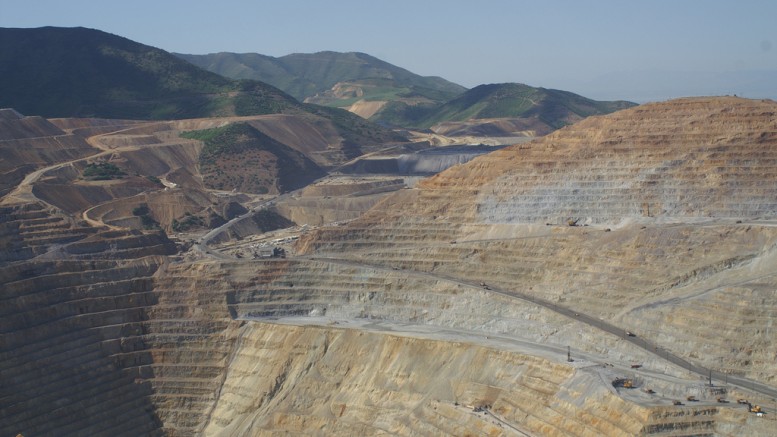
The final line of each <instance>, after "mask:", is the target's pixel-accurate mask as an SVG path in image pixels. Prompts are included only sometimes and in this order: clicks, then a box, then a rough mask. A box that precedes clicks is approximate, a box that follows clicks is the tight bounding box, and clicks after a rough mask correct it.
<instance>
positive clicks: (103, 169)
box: [83, 162, 127, 181]
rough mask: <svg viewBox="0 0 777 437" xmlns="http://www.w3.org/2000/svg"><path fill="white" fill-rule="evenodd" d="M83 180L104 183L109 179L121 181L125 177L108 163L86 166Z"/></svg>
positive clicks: (117, 168) (124, 174)
mask: <svg viewBox="0 0 777 437" xmlns="http://www.w3.org/2000/svg"><path fill="white" fill-rule="evenodd" d="M83 175H84V178H85V179H88V180H90V181H105V180H111V179H121V178H123V177H124V176H126V175H127V173H125V172H124V171H122V170H121V169H120V168H119V167H116V166H115V165H114V164H111V163H110V162H100V163H91V164H89V165H87V166H86V168H85V169H84V172H83Z"/></svg>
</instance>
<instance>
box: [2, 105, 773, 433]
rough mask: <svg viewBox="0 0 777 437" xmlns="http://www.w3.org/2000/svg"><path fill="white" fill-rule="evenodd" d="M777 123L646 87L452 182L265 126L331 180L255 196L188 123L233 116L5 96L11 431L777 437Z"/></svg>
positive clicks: (472, 166) (471, 166)
mask: <svg viewBox="0 0 777 437" xmlns="http://www.w3.org/2000/svg"><path fill="white" fill-rule="evenodd" d="M776 114H777V103H775V102H773V101H760V100H746V99H741V98H735V97H717V98H689V99H678V100H673V101H668V102H662V103H651V104H645V105H641V106H637V107H634V108H630V109H626V110H622V111H619V112H616V113H613V114H610V115H606V116H596V117H590V118H587V119H584V120H582V121H580V122H578V123H576V124H574V125H571V126H568V127H566V128H563V129H561V130H558V131H556V132H554V133H551V134H549V135H547V136H544V137H541V138H538V139H535V140H534V141H530V142H522V143H520V144H515V145H512V146H508V147H504V148H499V149H498V150H494V151H490V153H485V154H480V155H479V156H477V157H473V156H469V157H467V158H466V159H462V160H461V161H457V160H455V159H454V160H453V161H451V158H450V156H449V155H447V156H445V157H444V159H447V160H448V161H451V162H449V164H446V165H445V166H448V165H450V167H449V168H447V170H444V171H441V172H439V173H437V174H435V175H433V176H431V177H421V176H420V175H418V174H415V175H414V174H409V173H402V172H401V171H399V170H396V171H395V173H394V174H391V173H390V172H389V170H386V169H387V168H396V169H399V165H397V164H396V163H397V162H404V163H407V162H408V159H407V156H405V157H402V158H401V159H400V157H398V155H396V154H395V156H394V158H396V162H394V164H391V165H388V164H386V162H388V161H390V159H389V158H390V156H389V155H390V153H389V151H386V152H385V153H383V155H385V156H384V158H381V159H383V164H381V165H378V164H376V163H375V162H373V163H372V164H371V165H367V164H365V163H364V162H363V160H360V159H356V160H352V161H348V159H345V158H342V157H333V156H334V155H333V154H335V155H336V153H337V150H336V148H334V147H333V145H336V143H337V141H338V140H337V139H333V138H331V137H328V136H327V134H326V132H323V133H322V131H321V130H320V126H319V127H317V126H313V125H309V124H305V123H304V122H303V121H299V120H296V121H294V120H292V121H293V123H295V124H289V123H291V121H289V120H287V121H286V123H287V124H283V125H280V124H278V123H279V119H281V118H284V117H285V116H256V117H253V118H251V117H248V118H243V119H241V122H245V123H249V124H251V126H254V127H256V128H258V129H262V131H263V132H264V133H265V134H266V135H268V136H270V137H273V138H274V139H275V140H277V141H279V142H282V143H283V144H286V145H290V147H291V148H294V149H296V150H299V151H301V152H303V153H307V156H310V157H312V158H311V159H312V160H313V161H314V162H315V163H316V165H319V166H320V168H322V169H325V170H327V172H328V176H325V177H323V178H320V179H317V180H315V181H313V182H312V183H310V184H309V185H307V186H305V187H303V188H299V189H295V190H293V191H288V192H284V193H280V192H278V193H276V192H273V191H272V189H270V190H269V191H268V192H265V193H259V194H257V193H244V192H240V190H217V189H213V188H212V187H209V186H208V184H207V180H208V179H207V178H208V177H210V176H203V174H202V173H201V172H200V170H201V168H202V166H201V165H200V164H199V161H198V159H199V156H200V154H201V153H202V150H203V143H202V142H201V141H199V140H197V139H192V138H185V137H182V136H181V135H180V134H181V133H182V132H186V131H193V130H198V129H206V128H213V127H217V126H222V125H224V124H225V123H227V121H226V120H222V119H203V120H183V121H170V122H164V121H163V122H140V121H126V120H97V119H51V120H46V119H42V118H40V117H34V116H23V115H22V114H19V113H17V112H16V111H13V110H2V111H0V156H2V160H0V194H1V195H2V196H3V197H2V201H1V202H0V263H1V264H0V284H2V286H1V287H0V289H1V290H0V302H1V303H2V304H0V312H2V314H1V315H0V382H1V383H0V431H2V432H1V433H0V434H2V435H9V436H14V435H17V434H21V435H23V436H25V437H31V436H64V435H83V436H86V435H89V436H111V437H117V436H138V435H152V436H191V435H206V436H211V435H212V436H254V435H320V436H332V435H363V436H368V435H401V436H431V435H440V436H442V435H452V436H467V435H472V436H480V435H488V436H502V435H504V436H513V435H516V436H635V435H640V436H692V435H693V436H774V435H775V433H776V432H777V431H775V430H777V402H776V401H775V398H776V397H777V341H775V339H776V338H777V331H776V330H777V325H775V321H777V115H776ZM317 129H319V130H317ZM302 132H307V133H305V135H304V138H306V139H301V138H303V135H302V134H301V133H302ZM408 150H409V149H403V151H402V153H405V154H406V153H408ZM381 153H382V152H378V151H377V149H376V151H375V153H373V154H372V155H373V156H372V158H375V156H378V155H381ZM432 155H434V154H432ZM257 156H259V155H257ZM441 156H442V155H441ZM252 159H253V158H252ZM256 159H259V158H256ZM349 159H350V158H349ZM423 159H425V160H428V159H430V158H429V155H424V158H423ZM465 161H466V162H465ZM224 162H226V161H224ZM376 162H377V161H376ZM216 164H218V162H217V163H216ZM233 164H234V165H235V166H237V167H235V168H236V170H233V173H237V172H243V173H240V174H244V173H245V172H244V169H243V170H241V168H240V167H239V164H240V163H239V162H235V163H233ZM233 164H230V165H233ZM403 165H404V164H403ZM376 166H377V167H381V168H382V169H383V170H381V173H380V174H378V173H370V174H367V173H359V171H358V169H365V168H370V167H376ZM213 168H216V167H213ZM424 168H426V169H428V168H434V169H435V170H437V169H438V168H437V167H435V166H434V165H432V162H431V161H425V164H424ZM349 169H350V170H349ZM229 171H230V170H229V169H227V172H229ZM212 174H214V175H215V174H217V171H216V170H213V172H212ZM95 175H96V176H95ZM224 180H227V179H224ZM243 180H248V179H243ZM184 225H185V226H184Z"/></svg>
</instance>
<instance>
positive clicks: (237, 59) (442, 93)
mask: <svg viewBox="0 0 777 437" xmlns="http://www.w3.org/2000/svg"><path fill="white" fill-rule="evenodd" d="M177 56H179V57H181V58H182V59H185V60H187V61H189V62H191V63H193V64H195V65H197V66H200V67H202V68H205V69H206V70H208V71H212V72H214V73H218V74H220V75H222V76H226V77H229V78H233V79H255V80H260V81H262V82H266V83H269V84H271V85H273V86H276V87H278V88H280V89H282V90H283V91H285V92H287V93H289V94H291V95H292V96H294V97H295V98H297V99H298V100H304V99H306V98H309V97H313V96H315V95H316V94H320V93H325V92H327V91H329V90H330V89H331V88H332V87H333V86H335V85H336V84H338V83H343V82H354V83H360V82H362V81H365V82H366V83H370V82H371V81H375V80H378V81H380V82H381V83H382V84H383V85H384V87H390V88H396V89H399V90H401V91H399V92H398V94H401V93H408V94H409V93H415V94H417V95H420V96H424V97H426V98H429V99H433V100H439V101H445V100H448V99H451V98H453V97H455V96H457V95H459V94H461V93H462V92H464V91H465V90H466V88H464V87H462V86H460V85H456V84H454V83H452V82H449V81H447V80H445V79H442V78H440V77H425V76H419V75H417V74H415V73H411V72H410V71H407V70H405V69H404V68H400V67H397V66H395V65H392V64H389V63H388V62H385V61H381V60H380V59H378V58H375V57H373V56H370V55H368V54H365V53H358V52H349V53H339V52H319V53H295V54H291V55H287V56H282V57H280V58H274V57H271V56H264V55H260V54H256V53H213V54H208V55H184V54H177ZM331 106H342V105H336V104H333V105H331Z"/></svg>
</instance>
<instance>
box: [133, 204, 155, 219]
mask: <svg viewBox="0 0 777 437" xmlns="http://www.w3.org/2000/svg"><path fill="white" fill-rule="evenodd" d="M149 212H151V211H150V210H149V209H148V205H146V204H145V203H144V204H141V205H140V206H137V207H135V208H133V209H132V215H134V216H136V217H139V216H142V215H148V213H149Z"/></svg>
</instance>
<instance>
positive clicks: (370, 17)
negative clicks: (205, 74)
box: [0, 0, 777, 101]
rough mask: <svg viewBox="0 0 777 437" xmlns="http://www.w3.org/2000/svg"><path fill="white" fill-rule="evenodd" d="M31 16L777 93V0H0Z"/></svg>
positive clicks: (582, 79)
mask: <svg viewBox="0 0 777 437" xmlns="http://www.w3.org/2000/svg"><path fill="white" fill-rule="evenodd" d="M40 26H67V27H72V26H83V27H90V28H96V29H100V30H103V31H106V32H110V33H114V34H117V35H120V36H124V37H127V38H129V39H132V40H134V41H137V42H140V43H143V44H147V45H151V46H155V47H159V48H161V49H164V50H167V51H171V52H180V53H193V54H205V53H213V52H219V51H228V52H241V53H242V52H256V53H261V54H265V55H271V56H283V55H286V54H289V53H295V52H297V53H312V52H316V51H322V50H333V51H340V52H345V51H360V52H365V53H368V54H371V55H373V56H376V57H378V58H380V59H383V60H385V61H387V62H390V63H392V64H394V65H397V66H400V67H403V68H406V69H408V70H410V71H412V72H414V73H417V74H421V75H425V76H442V77H444V78H446V79H448V80H450V81H453V82H456V83H459V84H461V85H464V86H467V87H473V86H476V85H479V84H484V83H498V82H521V83H526V84H529V85H533V86H543V87H546V88H558V89H564V90H569V91H573V92H576V93H579V94H583V95H585V96H587V97H593V98H600V99H615V98H622V99H627V100H636V101H647V100H662V99H665V98H670V97H679V96H683V95H698V94H739V95H744V96H746V97H753V98H761V97H769V98H777V1H775V0H736V1H735V0H727V1H723V0H685V1H684V0H649V1H647V0H639V1H637V0H633V1H631V0H617V1H616V0H599V1H595V0H568V1H567V0H556V1H554V0H531V1H523V0H493V1H488V0H479V1H474V0H472V1H465V0H426V1H424V0H390V1H388V0H385V1H384V0H373V1H370V0H358V1H357V0H328V1H325V0H266V1H262V0H255V1H248V0H246V1H238V0H217V1H216V0H214V1H197V0H153V1H151V0H133V1H126V0H124V1H115V0H26V1H21V0H13V1H12V0H0V27H40Z"/></svg>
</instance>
